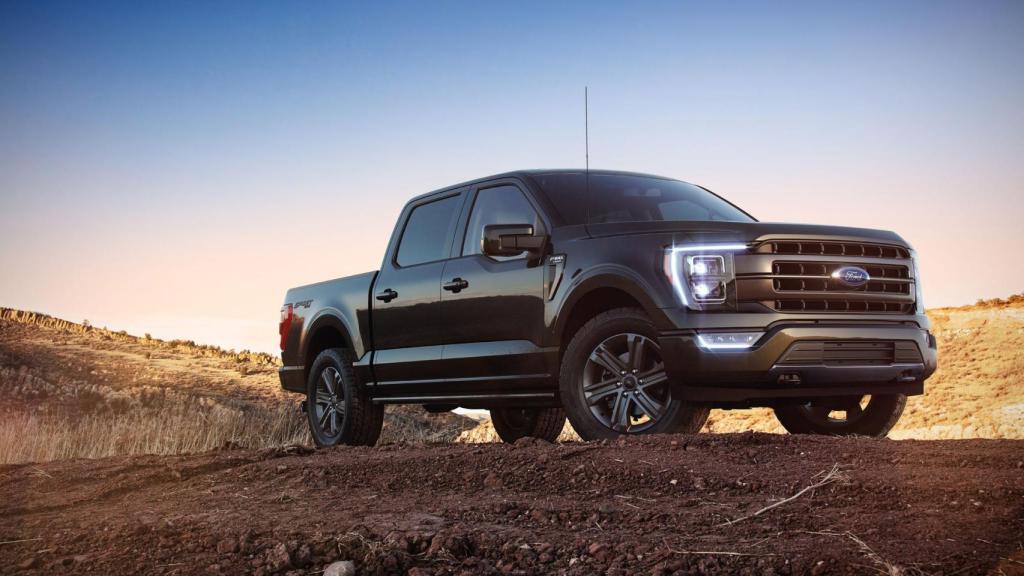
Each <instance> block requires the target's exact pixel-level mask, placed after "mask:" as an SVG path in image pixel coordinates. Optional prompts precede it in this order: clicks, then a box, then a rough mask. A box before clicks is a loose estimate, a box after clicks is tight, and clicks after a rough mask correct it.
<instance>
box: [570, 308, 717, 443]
mask: <svg viewBox="0 0 1024 576" xmlns="http://www.w3.org/2000/svg"><path fill="white" fill-rule="evenodd" d="M657 337H658V332H657V330H656V329H655V327H654V324H653V323H652V322H651V321H650V319H649V318H647V316H646V315H645V314H644V313H643V311H641V310H638V309H635V308H619V309H616V310H611V311H609V312H605V313H603V314H599V315H597V316H595V317H594V318H593V319H591V320H590V321H589V322H587V323H586V324H584V325H583V327H582V328H580V330H579V331H578V332H577V333H576V335H575V336H573V339H572V341H571V342H570V343H569V346H568V348H566V351H565V354H564V355H563V358H562V370H561V374H560V378H559V387H560V392H561V397H562V404H563V405H564V406H565V410H566V413H567V414H568V416H569V421H570V422H572V426H573V428H575V429H576V433H577V434H579V435H580V437H581V438H583V439H584V440H595V439H599V438H614V437H616V436H619V435H622V434H646V433H696V432H698V431H700V429H701V427H702V426H703V425H704V422H705V421H707V418H708V413H709V409H708V408H707V407H706V406H702V405H698V404H691V403H686V402H682V401H681V400H678V399H675V398H673V397H672V392H671V386H670V385H669V381H668V374H667V373H666V371H665V363H664V361H663V359H662V356H661V348H660V347H659V346H658V342H657Z"/></svg>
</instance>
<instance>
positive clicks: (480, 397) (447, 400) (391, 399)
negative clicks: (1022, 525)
mask: <svg viewBox="0 0 1024 576" xmlns="http://www.w3.org/2000/svg"><path fill="white" fill-rule="evenodd" d="M517 400H521V401H537V400H540V401H554V400H555V393H554V392H522V393H496V394H459V395H447V394H434V395H429V396H378V397H376V398H373V399H372V401H373V403H374V404H438V403H443V404H464V403H474V404H475V403H486V402H492V401H497V402H502V403H507V402H509V401H517Z"/></svg>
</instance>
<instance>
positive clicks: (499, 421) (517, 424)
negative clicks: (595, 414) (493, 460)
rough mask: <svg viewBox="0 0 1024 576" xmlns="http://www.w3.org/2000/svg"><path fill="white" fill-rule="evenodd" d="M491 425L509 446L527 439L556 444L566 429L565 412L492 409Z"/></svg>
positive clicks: (545, 409) (540, 409)
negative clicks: (521, 439)
mask: <svg viewBox="0 0 1024 576" xmlns="http://www.w3.org/2000/svg"><path fill="white" fill-rule="evenodd" d="M491 424H493V425H494V431H495V432H497V433H498V437H499V438H501V440H502V442H505V443H507V444H512V443H513V442H515V441H516V440H519V439H520V438H527V437H529V438H539V439H541V440H544V441H546V442H554V441H556V440H558V435H559V434H561V433H562V428H564V427H565V411H564V410H562V409H561V408H492V409H491Z"/></svg>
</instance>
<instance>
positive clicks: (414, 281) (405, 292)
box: [371, 191, 465, 394]
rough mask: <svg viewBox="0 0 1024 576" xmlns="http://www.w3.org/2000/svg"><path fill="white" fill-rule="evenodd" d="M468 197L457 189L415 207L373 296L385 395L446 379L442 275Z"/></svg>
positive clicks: (377, 374)
mask: <svg viewBox="0 0 1024 576" xmlns="http://www.w3.org/2000/svg"><path fill="white" fill-rule="evenodd" d="M464 199H465V192H464V191H455V192H453V193H451V194H448V195H441V196H436V197H430V198H426V199H424V200H423V201H422V202H419V203H415V204H412V205H410V206H409V207H408V208H407V209H406V210H405V211H404V213H403V214H402V217H401V218H400V220H399V226H398V227H396V229H395V234H394V239H393V240H392V245H391V246H390V247H389V248H388V255H387V257H386V259H385V261H384V263H383V264H382V265H381V271H380V274H379V275H378V276H377V280H376V282H375V283H374V288H373V294H371V297H372V298H373V301H372V303H371V305H372V306H373V314H372V318H373V320H372V322H373V326H372V332H373V348H374V356H373V373H374V379H375V381H376V383H377V385H378V386H379V387H380V388H381V391H380V393H383V394H391V393H393V392H401V391H403V390H404V389H406V388H409V387H410V386H414V385H415V383H416V381H422V380H431V379H435V378H439V377H443V374H441V373H440V372H439V368H440V366H439V364H440V360H441V351H442V348H443V347H442V343H443V342H444V340H445V334H446V329H445V327H444V326H443V325H442V323H441V294H440V292H441V273H442V271H443V270H444V266H445V261H446V259H447V258H448V257H449V255H450V254H451V246H452V241H453V237H454V236H455V229H456V222H457V221H458V219H459V215H460V213H461V211H462V204H463V202H464Z"/></svg>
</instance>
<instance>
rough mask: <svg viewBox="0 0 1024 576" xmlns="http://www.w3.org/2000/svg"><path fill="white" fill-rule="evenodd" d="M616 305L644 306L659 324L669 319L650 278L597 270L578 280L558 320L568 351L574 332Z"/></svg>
mask: <svg viewBox="0 0 1024 576" xmlns="http://www.w3.org/2000/svg"><path fill="white" fill-rule="evenodd" d="M615 308H640V309H642V310H643V311H644V312H645V313H646V314H647V316H648V317H649V318H650V319H651V321H652V322H654V324H655V325H656V326H662V325H664V324H665V322H666V321H667V318H666V316H665V314H664V313H663V312H662V311H661V308H659V307H658V305H657V304H656V303H655V301H654V299H653V298H652V297H651V296H650V290H649V288H648V285H647V282H645V281H644V280H643V279H642V278H640V277H639V276H637V275H636V274H635V273H633V272H632V271H629V270H614V271H613V270H605V271H600V272H595V273H593V274H590V275H588V276H586V277H585V278H583V279H582V280H580V281H577V282H576V283H575V285H574V286H573V288H572V290H571V291H570V292H569V294H568V296H566V299H565V301H564V303H563V304H562V306H561V309H560V312H559V314H558V317H557V319H556V322H555V327H554V329H555V334H557V335H558V341H559V347H560V348H561V350H562V351H563V352H564V350H565V347H566V346H568V345H569V342H570V341H571V340H572V337H573V335H575V334H576V332H577V331H578V330H579V329H580V328H581V327H582V326H583V325H584V324H585V323H586V322H587V321H588V320H590V319H591V318H593V317H594V316H596V315H598V314H600V313H602V312H607V311H608V310H613V309H615Z"/></svg>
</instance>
